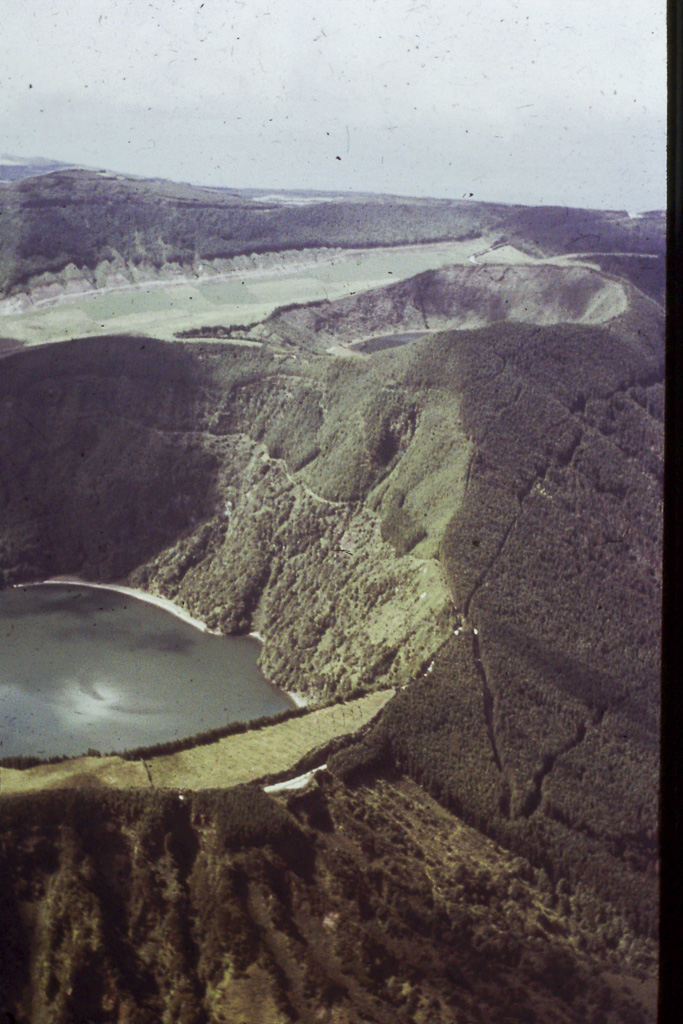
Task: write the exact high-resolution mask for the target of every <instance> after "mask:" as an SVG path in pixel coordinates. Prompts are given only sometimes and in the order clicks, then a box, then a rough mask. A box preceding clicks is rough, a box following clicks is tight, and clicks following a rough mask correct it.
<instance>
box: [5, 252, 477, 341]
mask: <svg viewBox="0 0 683 1024" xmlns="http://www.w3.org/2000/svg"><path fill="white" fill-rule="evenodd" d="M483 244H484V242H483V240H482V239H474V240H468V241H464V242H447V243H436V244H430V245H413V246H395V247H391V248H381V249H369V250H348V251H345V252H342V253H340V254H339V256H338V257H337V258H335V259H334V260H333V261H332V262H330V263H320V264H315V265H309V266H305V265H304V266H297V264H296V262H294V260H292V262H291V264H290V266H289V268H287V265H286V264H284V263H283V265H282V267H280V268H278V269H273V270H270V269H268V270H265V269H255V270H247V271H244V273H243V274H242V275H241V276H240V274H239V272H235V273H234V274H231V276H230V277H215V278H211V277H204V278H201V279H198V280H197V281H196V282H195V281H191V282H189V283H173V282H170V283H168V284H166V283H163V284H160V283H157V282H154V283H152V284H141V285H139V286H138V287H135V288H131V289H130V290H121V291H112V292H110V293H106V292H104V293H100V294H94V295H87V294H86V295H74V296H73V297H68V298H65V299H63V300H62V301H60V302H59V304H58V305H54V306H45V307H44V308H42V309H33V310H30V311H28V312H26V313H19V314H13V315H11V316H5V317H1V318H0V334H1V335H2V336H3V337H5V338H14V339H17V340H19V341H23V342H26V343H27V344H29V345H39V344H43V343H45V342H50V341H64V340H67V339H69V338H74V337H88V336H97V335H102V334H147V335H151V336H154V337H157V338H162V339H167V340H173V339H174V336H175V334H176V333H177V332H178V331H184V330H188V329H190V328H193V327H200V326H213V325H219V324H221V325H224V326H231V325H234V324H247V323H254V322H258V321H260V320H264V319H265V318H266V317H267V316H269V315H270V314H271V313H272V312H273V310H274V309H276V308H277V307H278V306H284V305H288V304H289V303H292V302H296V303H307V302H315V301H321V300H324V299H328V300H333V299H339V298H342V297H343V296H345V295H351V294H355V293H357V292H362V291H368V290H370V289H371V288H377V287H382V286H384V285H387V284H391V283H392V282H395V281H400V280H404V279H406V278H409V277H413V276H414V275H415V274H419V273H421V272H422V271H424V270H432V269H436V268H438V267H442V266H447V265H449V264H453V263H464V262H466V261H467V259H468V257H469V256H470V255H471V254H472V253H473V252H477V251H481V248H482V247H483ZM283 268H285V269H283Z"/></svg>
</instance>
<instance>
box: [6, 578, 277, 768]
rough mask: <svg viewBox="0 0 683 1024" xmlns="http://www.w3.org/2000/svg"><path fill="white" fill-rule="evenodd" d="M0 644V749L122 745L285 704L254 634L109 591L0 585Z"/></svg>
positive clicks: (79, 749)
mask: <svg viewBox="0 0 683 1024" xmlns="http://www.w3.org/2000/svg"><path fill="white" fill-rule="evenodd" d="M0 649H1V651H2V654H1V656H0V757H6V756H9V755H17V754H26V755H38V756H52V755H54V754H76V753H84V752H85V751H87V750H88V748H91V747H93V748H96V749H99V750H101V751H102V752H103V753H104V752H107V751H114V750H123V749H126V748H130V747H135V746H141V745H147V744H150V743H160V742H164V741H166V740H170V739H175V738H177V737H179V736H187V735H192V734H194V733H196V732H201V731H205V730H207V729H214V728H217V727H219V726H222V725H225V724H227V723H228V722H231V721H247V720H248V719H250V718H258V717H261V716H262V715H269V714H276V713H277V712H279V711H283V710H286V709H287V708H290V707H292V706H293V704H292V701H291V700H290V698H288V697H287V696H286V694H284V693H283V692H282V691H280V690H278V689H277V687H274V686H272V685H271V684H270V683H268V682H267V681H266V680H265V679H264V678H263V675H262V674H261V672H260V670H259V668H258V665H257V664H256V661H257V658H258V653H259V645H258V644H257V642H256V641H254V640H252V639H250V638H248V637H220V636H215V635H213V634H210V633H203V632H201V631H200V630H198V629H196V628H195V627H194V626H192V625H191V624H189V623H187V622H185V621H183V620H181V619H179V618H176V617H175V616H173V615H171V614H170V613H169V612H168V611H166V610H165V609H163V608H159V607H156V606H155V605H152V604H149V603H148V602H145V601H141V600H136V599H135V598H133V597H131V596H130V595H128V594H120V593H118V592H116V591H111V590H105V589H93V588H87V587H83V586H78V585H74V584H59V585H57V584H50V585H45V586H38V587H26V588H13V589H10V590H5V591H3V592H0Z"/></svg>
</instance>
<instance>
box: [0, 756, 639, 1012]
mask: <svg viewBox="0 0 683 1024" xmlns="http://www.w3.org/2000/svg"><path fill="white" fill-rule="evenodd" d="M318 778H319V780H320V782H319V783H318V784H315V785H314V787H313V789H311V790H309V791H307V792H304V793H295V794H292V795H291V796H289V797H288V798H287V799H286V803H285V802H284V801H283V802H280V801H279V799H278V800H277V801H276V800H274V799H271V798H269V797H267V796H266V795H264V794H263V793H261V792H260V791H259V790H258V789H255V788H245V787H242V788H239V789H237V790H232V791H229V792H227V793H221V792H216V791H214V792H204V793H201V794H189V793H188V794H185V795H184V797H183V799H182V800H181V799H178V797H177V796H176V795H175V794H166V795H163V794H161V793H149V792H148V793H138V794H137V795H135V796H133V795H128V796H127V797H124V796H123V795H117V794H112V793H107V792H102V793H97V794H93V793H92V792H91V793H85V792H81V793H77V792H74V791H71V792H66V791H62V792H60V793H58V794H50V795H49V798H48V797H47V795H46V794H45V795H42V796H36V797H34V798H32V799H24V800H23V801H18V800H16V799H13V798H7V799H6V803H5V807H4V816H3V826H4V827H3V833H2V837H1V838H0V855H1V857H2V870H3V880H4V883H5V884H4V885H3V890H2V897H0V899H2V902H3V909H4V911H5V914H4V920H5V922H6V924H5V926H4V927H5V941H4V956H3V967H4V970H3V972H2V977H1V979H0V980H1V981H2V985H3V990H2V1000H3V1005H4V1006H13V1007H16V1010H17V1012H18V1013H20V1014H23V1015H24V1016H25V1019H27V1020H31V1021H34V1022H35V1024H70V1022H72V1021H73V1020H75V1019H80V1018H85V1019H87V1020H88V1021H102V1022H104V1021H111V1020H120V1021H123V1020H126V1021H128V1022H130V1024H156V1022H157V1021H160V1020H164V1019H168V1020H173V1021H177V1022H178V1024H208V1022H209V1021H225V1022H226V1024H227V1022H229V1024H264V1022H266V1021H267V1022H268V1024H288V1022H294V1021H297V1022H304V1024H313V1022H323V1024H325V1022H328V1024H332V1022H334V1024H394V1022H397V1021H398V1022H406V1024H409V1022H419V1024H428V1022H431V1021H434V1020H439V1021H443V1022H444V1024H456V1022H458V1021H461V1020H463V1019H465V1020H476V1021H478V1022H479V1024H498V1022H500V1021H502V1020H504V1021H506V1022H508V1021H509V1022H510V1024H514V1022H520V1024H521V1022H522V1021H526V1022H534V1021H537V1022H538V1024H549V1022H554V1024H578V1022H579V1021H580V1022H593V1024H598V1022H601V1024H602V1022H604V1024H638V1022H641V1021H644V1020H647V1019H651V1016H652V1008H653V1007H652V997H653V990H652V985H651V984H648V983H647V982H646V981H642V980H638V979H639V977H643V976H645V975H646V973H647V969H648V963H649V961H650V960H651V956H652V951H651V949H650V948H649V947H648V944H647V943H643V942H642V941H640V940H638V939H630V940H629V942H630V945H629V949H628V953H627V954H624V951H623V950H622V949H620V950H619V951H610V949H609V948H608V944H606V942H605V939H606V934H605V932H607V935H609V930H610V929H611V928H612V927H613V925H612V922H611V921H610V920H609V919H607V920H606V921H603V924H602V925H600V927H596V925H597V922H598V920H599V918H600V914H601V912H602V911H601V908H600V907H599V906H596V904H595V903H594V902H593V901H592V900H591V899H590V898H586V896H585V895H583V894H580V893H576V894H574V895H570V894H569V892H568V891H567V890H565V889H562V888H560V890H559V892H558V893H555V892H554V891H553V889H552V887H551V885H550V883H549V882H548V879H547V877H545V875H544V873H543V872H542V871H541V872H539V871H538V870H535V869H534V868H533V867H532V866H531V865H530V864H529V863H528V862H526V861H525V860H523V859H522V858H513V857H512V856H510V855H509V854H506V853H505V852H504V851H503V850H501V849H500V848H499V847H496V846H495V845H494V844H493V843H491V842H490V841H488V840H485V839H482V837H481V836H480V835H479V834H478V833H477V832H475V831H474V830H473V829H470V828H468V827H467V826H464V825H463V824H461V823H459V822H458V821H457V820H456V819H454V818H453V817H452V816H451V815H450V814H448V813H447V812H445V811H444V810H443V809H442V808H440V807H439V806H438V804H436V803H435V802H434V801H433V800H431V799H430V798H429V797H427V796H426V795H425V794H424V792H423V791H422V790H420V789H419V788H418V787H416V786H415V785H414V784H411V783H409V782H397V781H393V782H390V781H382V780H380V781H378V782H377V783H376V784H375V785H373V786H372V787H361V788H359V789H356V790H354V791H351V790H349V789H348V788H347V787H344V786H342V785H340V784H339V782H337V781H335V780H334V779H333V778H330V777H325V776H321V775H319V776H318ZM75 925H77V927H75ZM601 929H602V931H601Z"/></svg>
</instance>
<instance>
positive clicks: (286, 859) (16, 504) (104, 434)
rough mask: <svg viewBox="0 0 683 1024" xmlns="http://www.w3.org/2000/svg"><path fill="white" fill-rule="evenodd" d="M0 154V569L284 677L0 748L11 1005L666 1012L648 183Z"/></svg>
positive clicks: (137, 1021)
mask: <svg viewBox="0 0 683 1024" xmlns="http://www.w3.org/2000/svg"><path fill="white" fill-rule="evenodd" d="M219 193H220V194H219ZM2 195H3V203H4V207H3V209H4V210H5V212H6V211H8V210H10V211H11V216H12V218H13V219H12V225H13V228H12V231H10V230H9V228H8V226H7V224H8V222H7V220H5V221H0V268H4V270H3V277H2V282H3V292H2V298H1V299H0V302H2V304H3V305H2V310H3V316H2V318H1V320H0V335H2V337H3V339H4V345H5V348H4V355H3V358H2V361H1V362H0V366H1V368H2V375H1V376H0V501H1V503H2V508H3V518H2V524H1V526H0V580H1V581H2V585H4V586H10V585H16V584H19V583H27V582H31V581H35V582H38V581H41V580H45V579H48V578H50V577H54V576H64V575H67V576H77V577H79V578H81V579H84V580H88V581H92V582H99V583H102V584H107V583H114V584H117V585H124V586H127V587H131V588H134V589H136V590H142V591H147V592H149V593H150V594H152V595H158V596H160V597H161V598H165V599H169V600H172V601H174V602H175V603H176V604H177V605H178V606H179V607H181V608H182V609H184V610H185V611H186V613H187V614H188V615H190V616H191V617H192V618H193V619H195V620H198V621H200V622H202V623H203V624H204V625H205V627H206V628H208V629H210V630H213V631H218V632H221V633H224V634H237V635H244V634H247V633H250V632H256V633H258V634H259V636H261V637H262V638H263V641H264V645H263V648H262V652H261V657H260V666H261V669H262V671H263V672H264V674H265V676H266V678H267V679H269V680H271V681H272V682H274V683H276V684H277V685H278V686H281V687H283V688H284V689H285V690H287V691H289V692H291V693H293V694H295V695H298V696H299V699H301V700H305V701H306V702H308V704H309V708H308V709H306V710H305V711H304V710H302V712H301V713H300V714H299V713H296V715H294V716H292V717H291V719H289V720H287V721H283V722H279V723H275V724H267V723H265V724H264V723H259V725H258V727H257V728H254V729H252V730H246V731H244V732H241V733H239V734H235V735H225V736H209V735H208V734H207V735H205V736H203V737H202V736H199V737H195V738H194V740H193V738H192V737H185V738H184V740H183V742H182V743H180V744H179V746H178V747H177V748H176V749H173V750H165V749H163V748H161V747H157V748H155V747H154V745H150V746H149V747H148V748H146V749H145V750H144V752H138V755H137V757H133V756H131V758H128V756H123V757H122V756H120V755H119V756H117V757H107V756H101V757H96V756H94V755H93V756H91V757H88V758H85V759H83V758H81V759H76V760H71V761H63V762H59V763H55V764H39V765H36V764H31V765H28V764H26V765H23V766H21V765H17V764H9V763H5V764H4V765H0V773H1V774H0V785H1V786H2V797H1V799H2V803H3V811H4V814H5V817H6V821H7V827H6V830H5V834H4V836H3V839H2V844H3V845H2V857H3V872H4V873H5V876H6V877H8V878H11V879H12V885H11V886H10V887H9V888H8V890H7V892H6V893H5V895H4V896H3V900H4V904H5V911H6V917H7V919H8V920H9V921H10V922H11V924H10V937H11V954H10V957H9V959H8V961H7V964H8V966H7V968H6V969H5V971H4V975H3V983H4V985H5V993H6V994H5V997H4V998H5V999H6V1005H7V1006H9V1007H15V1008H16V1010H17V1012H20V1013H22V1014H24V1015H25V1016H27V1018H28V1019H31V1020H32V1021H34V1020H35V1021H36V1022H43V1021H44V1022H45V1024H47V1022H48V1021H49V1022H50V1024H52V1022H53V1021H54V1022H59V1024H61V1022H64V1024H67V1022H68V1021H69V1020H70V1017H72V1016H73V1014H75V1013H79V1014H81V1015H84V1014H85V1015H90V1017H92V1019H101V1020H112V1021H124V1020H125V1021H130V1022H131V1024H148V1022H149V1024H151V1022H152V1021H155V1020H157V1019H162V1016H163V1014H171V1015H172V1017H173V1019H177V1020H179V1021H182V1022H183V1024H201V1022H205V1021H207V1022H208V1021H214V1020H216V1021H219V1020H225V1021H230V1022H231V1024H233V1022H238V1021H239V1022H241V1024H247V1022H249V1021H252V1020H253V1021H257V1020H258V1021H259V1022H260V1021H262V1020H264V1019H268V1020H269V1021H270V1020H271V1019H272V1021H273V1022H275V1021H278V1022H279V1021H283V1022H285V1021H311V1022H312V1021H314V1020H315V1021H323V1022H325V1021H327V1022H329V1024H347V1022H349V1024H351V1022H354V1024H355V1022H357V1024H366V1022H370V1021H377V1022H378V1024H381V1022H384V1021H387V1024H388V1022H392V1024H393V1021H405V1022H406V1024H408V1022H410V1024H431V1022H432V1021H433V1020H436V1019H438V1020H440V1021H444V1022H445V1024H449V1022H451V1021H452V1022H453V1024H455V1022H456V1021H462V1020H463V1019H466V1020H469V1019H472V1020H475V1019H476V1020H477V1021H481V1022H482V1024H488V1022H491V1024H493V1022H494V1021H501V1020H505V1021H506V1024H507V1022H508V1021H510V1024H512V1022H514V1021H517V1020H519V1021H522V1020H524V1021H538V1022H539V1024H540V1022H545V1021H557V1022H566V1024H579V1022H581V1024H583V1022H584V1021H590V1022H595V1024H598V1022H599V1021H603V1020H604V1021H606V1022H611V1024H622V1022H628V1024H636V1022H639V1021H643V1022H644V1021H651V1020H653V1019H654V1002H653V998H654V996H653V993H654V989H655V986H656V960H657V948H656V939H657V922H658V910H657V849H658V848H657V842H658V805H657V791H658V729H659V722H658V713H659V621H660V607H659V602H660V588H661V515H662V481H663V471H662V454H663V378H664V345H663V330H664V316H663V308H662V305H661V302H660V301H658V298H657V296H658V295H659V291H658V289H660V286H661V281H659V279H658V277H657V274H658V273H660V274H661V269H662V262H661V260H662V251H663V249H662V246H663V221H662V219H661V217H659V215H656V214H652V215H646V216H645V217H643V218H637V219H634V218H629V217H628V215H627V214H626V213H624V214H620V213H617V212H604V211H603V212H599V211H571V210H562V211H560V210H557V211H554V210H552V209H550V208H522V207H505V206H503V205H502V204H476V203H464V202H455V201H453V202H450V203H449V202H447V201H441V200H434V201H428V200H410V199H404V198H400V197H377V198H376V199H373V197H369V196H365V195H362V196H358V197H356V198H355V199H353V200H352V199H351V198H347V199H343V200H342V199H339V198H338V197H333V198H331V199H320V198H317V199H316V201H315V202H300V201H299V200H297V202H292V203H282V202H276V201H275V200H273V199H272V198H271V197H268V196H267V195H266V196H257V197H256V198H253V197H252V198H250V197H248V196H246V195H244V194H239V193H228V192H227V191H226V192H224V193H221V192H220V190H200V189H195V190H193V189H191V188H190V187H189V186H175V185H173V184H172V183H151V182H145V181H144V180H142V179H131V180H130V181H129V182H126V181H125V180H119V179H118V178H106V177H101V178H98V176H97V175H95V174H93V173H91V172H79V171H73V170H69V171H59V172H55V173H53V174H46V175H42V176H41V177H40V178H36V179H32V180H31V181H28V182H27V181H26V180H24V181H18V182H17V183H15V184H13V185H11V186H7V187H6V188H5V190H4V192H3V194H2ZM65 197H66V198H65ZM67 199H68V202H67ZM65 211H66V212H65ZM82 223H88V224H90V226H91V227H90V230H89V232H85V233H84V232H82V231H81V232H80V233H79V230H77V226H79V225H81V224H82ZM3 224H4V225H5V226H2V225H3ZM38 225H40V227H41V233H40V244H38V241H37V238H38V234H37V231H38ZM3 232H4V233H3ZM255 239H258V244H257V245H255V244H254V240H255ZM617 254H618V255H617ZM117 275H118V276H117ZM181 277H182V283H181V280H180V279H181ZM69 281H71V282H72V284H71V285H69ZM242 281H245V282H247V284H245V285H244V286H243V285H242V284H241V282H242ZM238 282H239V284H238ZM641 286H642V287H641ZM243 287H244V288H247V291H248V294H247V295H246V297H245V294H244V292H242V291H240V289H242V288H243ZM108 289H109V290H108ZM117 289H118V290H117ZM245 298H246V301H245ZM39 303H44V305H39ZM195 303H196V305H194V304H195ZM191 304H192V308H190V305H191ZM387 339H394V340H395V339H399V340H400V339H404V340H405V342H406V343H405V344H403V343H399V344H395V345H394V344H392V345H389V344H385V342H386V341H387ZM185 741H187V742H185ZM94 745H95V746H97V745H96V744H94ZM103 753H104V752H103ZM308 773H313V774H311V775H310V776H309V775H308ZM302 776H303V777H304V782H303V785H302V788H300V789H299V788H297V789H287V788H282V787H281V786H279V784H280V783H282V782H286V781H287V780H288V779H292V778H297V779H298V778H299V777H302ZM264 787H267V789H268V791H264ZM274 787H275V788H274ZM181 798H182V799H181ZM86 820H87V821H88V822H89V823H91V827H89V829H88V830H84V828H83V822H84V821H86ZM105 851H108V852H106V853H105ZM141 851H144V853H143V852H141ZM68 906H70V907H71V908H72V909H71V910H69V909H67V907H68ZM143 907H147V909H146V910H144V909H143ZM70 915H71V916H70ZM69 922H78V929H71V928H70V926H69ZM21 964H24V965H25V966H23V967H21V966H20V965H21ZM82 964H87V972H86V971H84V969H83V968H82V966H79V965H82ZM13 965H14V966H13ZM136 978H138V979H141V980H139V981H136V980H135V979H136ZM93 979H96V981H95V980H93ZM3 1005H5V1004H3ZM98 1014H99V1016H97V1015H98ZM264 1015H266V1016H264Z"/></svg>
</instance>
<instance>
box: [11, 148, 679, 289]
mask: <svg viewBox="0 0 683 1024" xmlns="http://www.w3.org/2000/svg"><path fill="white" fill-rule="evenodd" d="M484 233H495V235H496V236H497V237H498V239H499V241H501V242H504V241H507V242H510V243H512V244H514V245H517V246H519V247H521V248H522V249H524V250H525V251H527V252H530V253H532V254H533V255H539V256H544V255H546V256H547V255H552V254H556V253H562V252H569V251H600V252H610V253H611V252H628V253H631V252H636V253H650V254H662V253H663V252H664V245H665V221H664V218H663V217H662V216H661V215H659V214H646V215H643V216H642V217H638V218H632V217H629V215H628V214H627V213H626V212H625V211H622V212H618V211H596V210H572V209H564V208H559V207H558V208H555V207H542V208H535V207H522V206H506V205H504V204H501V203H475V202H465V201H463V200H448V199H436V200H435V199H415V198H409V197H395V196H379V197H378V196H369V195H366V194H363V193H361V194H345V195H344V196H343V197H340V196H338V195H337V194H333V195H327V194H324V193H323V194H321V193H315V194H311V193H307V192H273V191H272V190H271V191H270V192H265V191H264V190H231V189H219V188H200V187H198V186H193V185H183V184H175V183H173V182H168V181H162V180H156V179H147V178H134V177H131V176H126V175H121V174H114V173H111V172H107V171H93V170H84V169H69V168H58V169H56V170H54V171H52V172H51V173H41V174H40V175H39V176H37V177H23V178H22V179H21V180H17V181H15V182H13V183H12V184H10V185H8V186H7V187H6V188H3V189H1V190H0V296H8V295H11V294H12V293H13V292H14V291H16V290H17V289H19V288H23V287H26V286H27V284H30V281H31V279H32V278H35V277H37V276H39V275H40V274H42V273H45V272H46V271H50V272H52V273H56V272H59V271H61V270H63V269H64V268H65V267H66V266H67V265H69V264H74V265H75V267H76V268H77V269H79V270H84V269H87V270H89V271H91V272H95V271H96V268H97V266H98V264H100V263H101V262H102V261H103V260H113V259H120V260H122V261H123V262H124V263H127V264H130V265H134V266H140V265H149V266H152V267H155V268H161V267H163V266H164V265H165V264H166V263H168V262H170V261H172V262H174V263H177V264H180V265H181V266H186V267H190V266H194V265H196V264H197V263H198V262H199V261H210V260H212V259H225V258H229V257H233V256H236V255H240V254H244V253H263V252H273V251H279V250H282V249H303V248H309V249H310V248H318V247H329V246H338V247H342V248H354V247H368V246H390V245H399V244H415V243H421V242H431V241H443V240H457V239H463V238H476V237H478V236H480V235H482V234H484Z"/></svg>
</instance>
